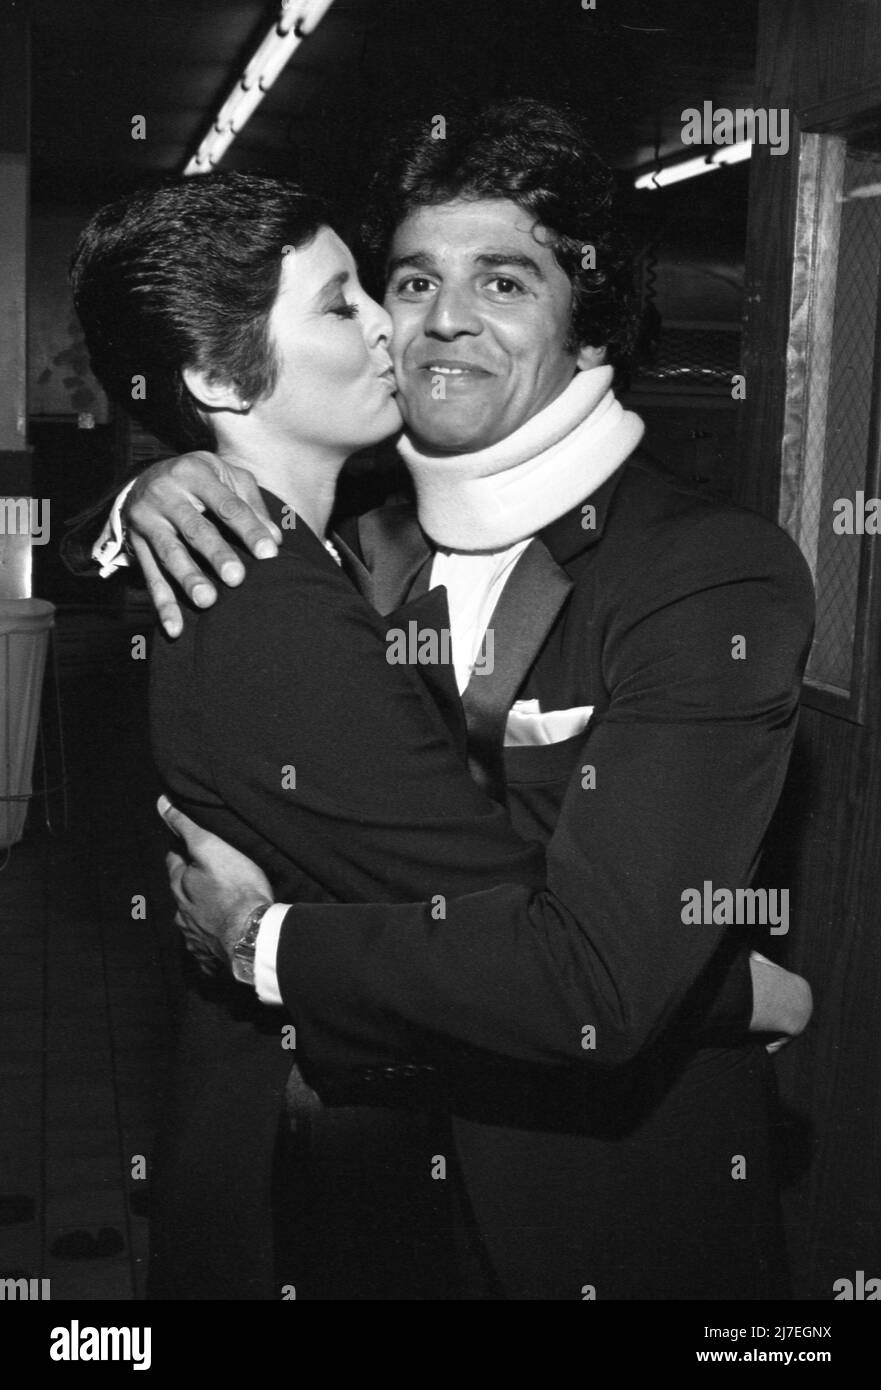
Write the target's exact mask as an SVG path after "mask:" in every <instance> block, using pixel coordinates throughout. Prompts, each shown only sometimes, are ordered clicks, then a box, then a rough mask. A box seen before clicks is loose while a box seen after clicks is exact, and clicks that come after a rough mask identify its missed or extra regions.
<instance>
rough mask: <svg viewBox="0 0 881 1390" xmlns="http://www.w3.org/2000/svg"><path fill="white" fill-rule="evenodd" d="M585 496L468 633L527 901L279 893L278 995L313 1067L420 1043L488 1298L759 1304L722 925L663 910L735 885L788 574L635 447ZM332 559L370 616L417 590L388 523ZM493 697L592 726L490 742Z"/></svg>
mask: <svg viewBox="0 0 881 1390" xmlns="http://www.w3.org/2000/svg"><path fill="white" fill-rule="evenodd" d="M591 502H592V503H593V504H594V506H595V507H596V518H595V523H596V524H595V526H593V527H592V528H590V529H585V527H584V525H583V519H584V518H583V514H582V510H581V508H580V507H579V508H576V509H575V510H574V511H573V512H571V513H569V514H568V515H566V516H564V517H562V518H561V519H560V520H559V521H557V522H555V523H554V524H553V525H551V526H549V527H547V528H546V529H545V530H544V531H543V532H542V533H541V535H540V537H539V538H538V539H537V540H536V541H535V542H534V543H533V545H532V547H530V548H529V549H528V550H527V552H526V554H525V555H524V556H523V557H522V558H521V560H520V562H519V564H518V566H517V568H516V570H515V572H514V574H513V576H512V578H511V580H510V581H509V584H508V586H507V587H506V589H505V591H504V593H503V595H502V598H501V600H500V604H499V606H498V608H497V610H496V612H495V614H494V615H493V618H492V620H491V623H490V626H491V627H492V628H493V629H494V633H495V660H496V667H495V671H494V672H493V674H492V675H484V676H480V677H478V676H475V677H473V678H472V681H471V685H470V686H469V689H468V691H467V692H466V696H465V701H464V705H465V709H464V720H465V723H466V726H467V729H468V734H469V746H470V753H471V758H472V770H473V771H474V772H475V773H476V775H478V776H482V777H483V779H484V780H485V781H486V783H487V784H488V785H489V786H490V787H491V788H492V787H498V786H499V785H500V781H499V777H500V773H501V770H502V768H503V770H504V778H505V779H506V782H507V796H508V805H509V809H510V812H511V816H512V820H513V823H514V825H515V827H516V828H517V829H518V830H519V831H520V832H521V834H523V835H524V836H527V837H538V838H540V839H541V841H542V842H543V843H544V844H545V845H546V850H547V887H546V889H542V890H541V891H539V892H535V891H533V890H532V889H530V888H529V887H528V886H516V885H506V886H504V887H497V888H491V889H488V890H487V889H484V890H481V891H479V892H477V893H472V894H470V895H467V896H464V897H460V898H456V899H453V900H450V901H449V902H448V903H447V908H446V918H445V921H444V922H443V923H442V924H439V923H437V922H435V921H433V920H432V919H431V917H430V916H429V915H428V914H427V912H426V911H425V909H424V907H422V906H419V905H416V906H413V905H403V906H392V907H389V906H387V905H377V906H367V907H365V906H357V905H344V906H339V905H315V906H310V905H303V906H296V907H294V908H292V909H291V911H290V912H289V914H288V918H287V920H286V923H285V927H284V929H283V932H282V937H281V942H280V947H279V957H278V969H279V978H280V981H281V988H282V992H283V995H284V998H285V1001H286V1004H287V1006H288V1008H289V1010H290V1012H291V1016H292V1017H293V1018H294V1019H295V1020H296V1023H297V1027H298V1031H299V1037H300V1039H301V1045H302V1047H303V1049H304V1051H305V1054H306V1055H307V1056H309V1057H310V1059H311V1060H312V1061H313V1062H314V1063H315V1064H316V1065H317V1066H318V1067H319V1068H321V1069H324V1070H325V1071H326V1072H327V1073H328V1074H330V1073H333V1072H334V1070H336V1069H343V1068H350V1067H352V1066H356V1067H361V1068H363V1071H364V1075H365V1076H368V1077H369V1076H371V1075H373V1074H375V1072H376V1070H377V1068H379V1067H383V1066H385V1067H389V1066H391V1067H394V1066H396V1065H399V1064H401V1063H403V1062H405V1061H407V1060H412V1058H413V1057H414V1056H418V1057H421V1058H425V1057H428V1058H431V1059H433V1060H435V1061H436V1062H437V1063H438V1064H439V1065H441V1066H442V1067H444V1068H445V1069H446V1071H447V1073H448V1074H449V1075H450V1076H451V1077H452V1078H453V1081H452V1084H453V1093H454V1094H453V1108H454V1111H455V1113H456V1115H457V1120H456V1147H457V1153H458V1157H459V1159H460V1161H461V1165H462V1171H463V1176H464V1184H465V1189H466V1194H467V1199H468V1200H469V1202H470V1204H471V1206H472V1208H473V1216H474V1220H475V1223H476V1228H477V1230H478V1232H479V1233H480V1235H481V1236H482V1238H483V1240H484V1242H485V1245H486V1247H487V1249H488V1251H489V1255H490V1259H491V1262H492V1265H493V1267H494V1270H495V1273H496V1275H497V1277H498V1280H499V1283H500V1286H501V1289H502V1291H503V1293H504V1294H505V1295H506V1296H509V1297H515V1298H567V1297H568V1298H580V1297H582V1293H581V1289H582V1287H594V1288H596V1290H597V1296H598V1297H640V1296H642V1297H652V1298H659V1297H673V1298H675V1297H682V1298H691V1297H720V1298H729V1297H730V1298H738V1297H739V1298H751V1297H766V1296H769V1295H771V1294H774V1293H779V1292H780V1291H781V1283H780V1280H779V1272H780V1271H779V1253H780V1252H779V1246H778V1244H777V1240H776V1236H777V1227H776V1202H775V1192H774V1181H773V1171H772V1170H773V1156H772V1153H771V1150H770V1147H769V1114H770V1113H771V1112H770V1111H769V1108H768V1107H769V1103H770V1102H769V1085H770V1078H769V1075H768V1066H767V1059H766V1057H765V1055H764V1053H763V1051H762V1050H761V1048H760V1047H757V1046H755V1045H748V1046H746V1047H741V1048H739V1049H738V1048H732V1047H719V1048H717V1049H712V1048H708V1047H706V1046H704V1047H698V1046H696V1044H695V1038H694V1030H693V1019H694V1017H695V1012H696V1011H697V1016H698V1017H700V1013H701V1010H702V1009H703V1008H704V1002H705V999H706V997H707V994H708V991H711V990H712V988H714V987H715V984H714V982H716V981H717V980H718V970H719V969H720V967H721V963H723V962H724V961H725V960H726V959H727V958H728V955H727V953H728V952H729V951H730V950H732V949H734V948H735V947H736V945H737V944H738V942H740V943H742V942H743V940H744V936H745V929H744V928H743V927H736V926H734V927H727V928H726V927H725V926H720V925H715V924H713V923H712V922H707V923H705V924H703V925H701V926H686V925H684V924H683V921H682V894H683V892H684V890H686V889H688V888H701V887H702V885H703V884H704V883H705V882H706V881H708V880H709V881H711V882H712V884H713V887H714V888H720V887H727V888H736V887H737V886H743V885H746V884H748V883H749V882H750V879H751V876H752V874H753V872H754V869H755V865H756V861H757V858H758V856H759V852H760V849H761V845H762V839H763V836H764V834H765V830H766V828H767V825H768V822H769V819H770V816H771V814H772V812H773V810H774V807H775V805H776V802H777V799H778V796H779V793H780V789H781V786H782V782H783V778H784V774H785V771H786V766H787V762H788V758H789V752H790V748H791V743H792V737H793V732H794V724H795V719H796V711H797V702H798V694H799V686H800V680H801V674H802V670H803V665H804V662H805V659H806V656H807V651H808V646H809V641H810V634H811V627H812V611H813V605H812V592H811V585H810V580H809V576H808V572H807V567H806V565H805V564H804V562H803V560H802V558H801V556H800V554H799V552H798V551H797V549H796V547H795V546H794V545H793V544H792V542H791V541H790V540H789V538H788V537H787V536H786V535H785V534H784V533H783V532H782V531H781V530H780V529H779V528H778V527H776V526H774V525H773V524H771V523H770V522H768V521H767V520H765V519H763V518H761V517H759V516H756V515H754V514H751V513H749V512H746V511H744V510H741V509H739V508H736V507H734V506H731V505H728V504H723V503H719V502H716V501H712V500H708V499H707V498H706V497H704V496H702V495H699V494H697V493H695V492H693V491H691V490H689V489H687V488H685V487H683V486H681V485H680V484H678V483H676V482H674V481H671V480H670V479H668V478H666V477H664V476H662V475H660V474H659V473H658V472H657V471H656V470H655V469H654V468H653V467H652V465H651V464H650V462H649V461H648V460H647V459H645V458H644V457H643V456H640V455H637V456H634V458H632V459H631V460H630V461H629V462H628V463H627V464H626V465H625V466H624V467H623V468H622V469H621V470H619V472H618V473H617V474H616V475H615V476H614V477H613V478H611V479H610V480H609V481H608V482H607V483H606V484H605V485H604V486H603V487H602V488H601V489H600V490H599V492H598V493H597V494H596V495H595V496H594V497H592V498H591ZM353 548H354V549H355V551H356V555H355V561H356V568H357V562H358V560H359V559H360V560H361V561H363V562H365V568H366V570H368V571H369V573H362V575H361V583H362V587H363V588H364V589H365V592H367V593H369V594H371V596H372V597H373V598H374V600H375V601H376V602H377V603H378V604H379V605H380V606H381V607H384V608H388V607H389V606H390V605H391V604H393V603H395V602H397V601H398V600H399V599H400V598H401V596H402V592H407V591H408V590H409V592H410V593H411V595H412V593H413V592H416V593H417V594H418V592H419V590H420V588H421V587H422V585H423V584H424V582H425V575H426V570H425V568H424V567H423V568H421V569H420V563H421V557H422V556H423V555H424V550H423V548H422V545H421V544H420V541H419V537H418V535H417V533H416V532H415V531H414V530H413V529H412V526H411V525H410V524H409V523H408V522H407V520H406V519H405V517H404V515H403V514H402V513H400V512H398V513H396V514H395V513H390V512H388V511H386V512H384V513H378V514H373V515H372V516H369V517H366V518H362V519H361V526H360V541H359V545H358V546H356V547H353ZM414 575H415V576H416V578H415V583H414ZM406 616H407V610H404V612H403V613H401V612H399V613H398V614H397V615H396V616H395V619H394V621H395V622H396V623H398V624H400V623H401V622H402V621H404V620H405V618H406ZM741 639H742V640H741ZM515 698H525V699H529V698H538V699H539V700H540V702H541V708H542V710H550V709H567V708H570V707H573V706H578V705H581V706H583V705H592V706H593V707H594V714H593V718H592V720H591V722H590V724H589V726H588V729H587V733H586V736H579V737H577V738H575V739H570V740H568V741H566V742H564V743H561V744H552V745H549V746H542V747H533V748H504V749H503V746H502V739H503V733H504V723H505V715H506V713H507V710H508V709H509V707H510V705H511V703H512V701H513V700H514V699H515ZM588 769H591V770H592V773H593V781H594V783H595V784H594V785H593V786H591V785H590V783H591V776H590V774H589V773H588ZM780 887H785V885H780ZM735 973H736V972H735ZM730 984H731V979H729V986H730ZM588 1025H589V1026H591V1027H592V1028H593V1029H594V1030H595V1038H594V1043H595V1045H594V1046H592V1047H590V1046H588V1047H585V1043H586V1041H589V1039H586V1037H585V1027H586V1026H588ZM690 1028H691V1031H689V1029H690ZM703 1041H704V1042H706V1041H707V1040H706V1038H704V1039H703ZM499 1056H501V1057H503V1058H504V1059H505V1061H504V1063H499V1062H498V1060H497V1059H498V1058H499ZM549 1064H551V1065H554V1066H556V1067H557V1068H558V1070H557V1071H556V1072H554V1073H550V1072H549V1071H548V1065H549ZM566 1064H568V1066H567V1065H566ZM738 1154H741V1155H746V1156H747V1157H746V1161H747V1162H748V1164H749V1171H750V1180H749V1182H747V1181H743V1180H740V1179H738V1178H736V1177H732V1163H733V1161H734V1159H733V1156H734V1155H738Z"/></svg>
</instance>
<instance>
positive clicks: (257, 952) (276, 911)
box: [254, 903, 290, 1004]
mask: <svg viewBox="0 0 881 1390" xmlns="http://www.w3.org/2000/svg"><path fill="white" fill-rule="evenodd" d="M289 905H290V904H288V903H273V904H272V907H268V908H267V909H266V911H265V912H264V914H263V920H262V922H261V923H260V930H259V931H258V932H257V940H256V942H255V943H254V988H255V989H256V991H257V996H258V998H259V999H260V1000H261V1001H262V1002H263V1003H264V1004H281V1003H283V1002H284V1001H283V999H282V997H281V991H280V990H279V987H278V975H277V974H276V970H275V960H276V957H277V955H278V938H279V937H280V936H281V924H282V922H283V921H284V919H285V913H286V912H287V910H288V907H289Z"/></svg>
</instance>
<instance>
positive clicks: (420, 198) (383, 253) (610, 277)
mask: <svg viewBox="0 0 881 1390" xmlns="http://www.w3.org/2000/svg"><path fill="white" fill-rule="evenodd" d="M444 119H445V124H446V128H445V132H444V138H442V139H435V138H433V136H432V126H431V124H430V123H425V122H422V123H420V124H418V125H417V124H414V125H412V126H410V127H409V128H405V129H404V130H403V131H402V132H401V133H400V134H399V135H398V136H397V138H393V139H392V140H391V141H390V142H389V144H388V145H387V146H386V153H385V155H384V157H383V159H382V162H381V164H380V167H379V169H378V170H377V173H376V174H375V175H374V177H373V179H372V181H371V183H370V186H369V189H368V195H367V204H366V208H365V212H364V215H363V218H362V224H361V230H360V243H361V245H360V248H359V249H360V251H361V255H362V259H363V260H365V261H366V262H367V264H368V265H369V267H370V272H371V275H372V279H373V282H374V285H376V286H378V285H381V284H382V283H383V281H384V278H385V277H384V271H385V261H386V258H387V255H388V249H389V246H390V243H391V240H392V236H393V234H394V231H395V228H396V227H397V226H398V225H399V224H400V223H401V222H402V221H403V219H404V218H406V217H407V216H408V215H409V214H410V213H412V212H414V211H416V209H418V208H421V207H428V206H432V205H436V204H439V203H446V202H450V201H452V200H454V199H459V198H465V199H490V198H506V199H509V200H510V201H511V202H513V203H516V204H517V205H518V207H521V208H523V209H524V211H525V212H527V213H529V214H530V215H531V216H532V217H534V218H535V221H536V224H537V225H541V226H542V227H543V228H544V229H546V233H547V234H549V238H548V244H549V245H550V247H551V249H552V250H553V252H554V255H555V257H556V259H557V263H558V264H559V265H560V267H561V269H562V270H563V271H565V273H566V275H567V276H568V277H569V280H570V282H571V284H572V321H571V326H570V336H569V343H568V344H567V346H568V347H569V348H570V350H573V351H574V350H577V348H578V347H580V346H583V345H588V346H591V347H605V348H606V352H607V359H608V361H609V362H610V363H611V364H612V365H614V366H622V365H624V364H626V362H627V360H628V359H629V357H630V355H631V353H632V351H633V346H634V341H635V336H636V308H635V294H634V285H633V256H632V252H631V250H630V247H629V244H628V242H627V240H626V237H625V235H624V233H623V231H622V229H621V227H620V226H619V224H618V222H617V219H616V217H615V213H614V211H613V193H614V177H613V175H612V171H611V170H610V169H609V167H608V166H607V165H606V164H605V163H604V162H603V160H602V159H601V158H600V157H599V155H598V154H597V153H596V152H595V151H594V149H593V147H592V145H591V143H590V140H589V137H588V132H587V122H586V120H585V119H584V118H583V117H582V116H580V115H578V114H577V113H575V112H573V111H570V110H568V109H566V108H562V107H554V106H549V105H546V104H545V103H544V102H540V101H533V100H531V99H528V98H524V97H520V98H516V99H514V100H512V101H505V102H499V103H495V104H493V105H491V106H487V107H484V108H483V109H482V110H478V111H476V112H473V113H469V112H468V111H467V109H464V108H460V109H459V110H457V111H454V112H450V113H449V114H446V115H445V118H444ZM588 248H592V250H593V256H592V257H591V256H590V255H589V252H588ZM585 262H587V264H585ZM591 262H593V265H594V268H591Z"/></svg>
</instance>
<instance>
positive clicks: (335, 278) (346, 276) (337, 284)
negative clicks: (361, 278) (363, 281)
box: [315, 270, 352, 302]
mask: <svg viewBox="0 0 881 1390" xmlns="http://www.w3.org/2000/svg"><path fill="white" fill-rule="evenodd" d="M351 278H352V277H351V274H350V273H349V271H348V270H340V271H337V273H336V275H332V276H331V277H330V279H329V280H325V282H324V284H323V285H322V286H321V289H320V290H319V291H318V293H317V294H316V296H315V300H316V302H318V301H320V300H323V299H324V298H325V296H326V295H329V294H330V293H331V291H332V290H339V289H341V288H342V287H343V285H345V284H347V283H348V281H349V280H351Z"/></svg>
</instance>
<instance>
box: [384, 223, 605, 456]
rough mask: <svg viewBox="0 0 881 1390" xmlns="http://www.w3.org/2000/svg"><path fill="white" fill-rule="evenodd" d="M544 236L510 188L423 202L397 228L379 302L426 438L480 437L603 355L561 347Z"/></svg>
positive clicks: (559, 296)
mask: <svg viewBox="0 0 881 1390" xmlns="http://www.w3.org/2000/svg"><path fill="white" fill-rule="evenodd" d="M546 240H547V238H546V237H545V236H544V235H543V234H542V229H541V228H540V227H538V228H536V227H534V224H533V220H532V218H531V217H530V215H529V214H528V213H526V212H524V211H523V210H522V209H521V208H519V207H517V205H516V204H515V203H512V202H509V201H508V200H507V199H488V200H486V201H482V202H469V201H464V200H456V201H454V202H449V203H441V204H439V205H438V206H437V207H427V208H421V209H419V210H418V211H417V212H414V213H413V214H412V215H411V216H409V217H407V218H405V219H404V221H403V222H402V223H401V225H400V226H399V227H398V229H397V231H396V232H395V236H394V240H393V242H392V247H391V255H390V260H389V275H388V283H387V287H386V294H385V307H386V309H387V310H388V311H389V313H390V314H391V316H392V322H393V324H394V335H393V338H392V344H391V349H392V356H393V358H394V363H395V376H396V377H397V382H398V392H399V394H398V404H399V406H400V407H401V411H402V413H403V416H404V422H405V424H406V426H407V428H408V430H409V431H410V433H411V434H412V435H413V438H414V441H415V442H416V443H417V444H418V445H419V446H420V447H421V448H422V449H423V450H425V451H427V452H429V453H437V454H458V453H470V452H472V451H474V450H476V449H485V448H486V447H487V446H488V445H490V444H495V443H496V442H497V441H498V440H500V439H505V438H506V437H507V436H508V435H509V434H512V433H513V432H514V430H516V429H519V427H520V426H521V425H523V424H525V422H526V421H527V420H529V419H530V418H531V417H532V416H533V415H535V414H537V413H538V411H540V410H543V409H544V407H545V406H546V405H548V404H549V403H550V402H551V401H552V400H553V399H554V398H555V397H556V396H559V394H560V392H561V391H563V390H564V389H565V388H566V386H567V385H568V384H569V382H570V381H571V380H572V377H573V376H574V374H575V372H576V370H577V369H578V368H583V367H588V366H596V365H598V363H599V362H601V361H602V360H603V352H602V349H597V348H583V349H581V350H580V351H579V352H578V353H577V354H574V353H572V352H570V351H567V348H566V342H567V339H568V333H569V324H570V318H571V307H572V286H571V284H570V282H569V278H568V276H567V275H566V274H565V272H564V271H563V270H561V268H560V266H559V265H558V264H557V261H556V260H555V258H554V254H553V252H552V251H551V249H550V247H549V246H548V245H547V244H546Z"/></svg>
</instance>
